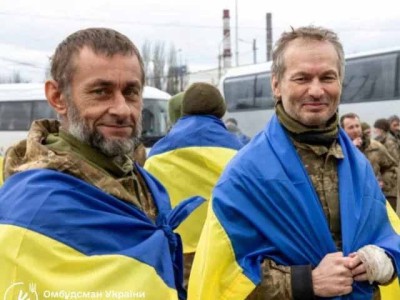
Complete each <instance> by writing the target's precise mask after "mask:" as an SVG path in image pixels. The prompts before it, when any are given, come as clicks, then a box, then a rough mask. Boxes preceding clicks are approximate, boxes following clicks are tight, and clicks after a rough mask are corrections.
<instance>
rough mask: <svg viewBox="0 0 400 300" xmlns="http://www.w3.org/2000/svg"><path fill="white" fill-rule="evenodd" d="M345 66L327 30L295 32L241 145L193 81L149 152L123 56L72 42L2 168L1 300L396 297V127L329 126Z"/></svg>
mask: <svg viewBox="0 0 400 300" xmlns="http://www.w3.org/2000/svg"><path fill="white" fill-rule="evenodd" d="M344 74H345V60H344V51H343V46H342V44H341V42H340V41H339V38H338V36H337V35H336V34H335V33H334V32H333V31H331V30H329V29H325V28H321V27H315V26H306V27H300V28H296V29H295V28H292V29H291V30H290V31H288V32H284V33H283V34H282V35H281V37H280V38H279V39H278V41H277V42H276V45H275V48H274V51H273V62H272V79H271V88H272V91H273V95H274V98H275V114H274V116H273V117H272V119H271V120H269V121H268V123H267V125H266V127H265V129H264V130H263V131H262V132H260V133H259V134H257V135H256V136H255V137H253V138H252V139H250V138H249V137H247V136H246V135H245V134H243V133H242V132H241V130H240V129H239V126H238V125H239V124H238V123H237V121H236V120H235V119H233V118H228V119H225V120H224V115H225V112H226V104H225V100H224V98H223V96H222V95H221V94H220V92H219V91H218V89H217V88H215V87H214V86H212V85H210V84H207V83H195V84H192V85H191V86H189V87H188V88H187V89H186V90H185V91H184V92H182V93H179V94H177V95H174V96H173V97H172V98H171V100H170V102H169V116H170V121H171V127H170V130H169V132H168V134H167V135H166V136H165V137H163V138H162V139H161V140H159V141H158V142H157V143H156V144H155V145H154V146H153V148H152V149H151V151H150V153H149V154H148V155H147V157H146V155H145V154H146V152H145V148H144V146H143V144H141V142H140V133H141V113H142V107H143V99H142V92H143V87H144V84H145V75H144V67H143V61H142V58H141V56H140V53H139V51H138V50H137V48H136V46H135V45H134V44H133V42H132V41H131V40H130V39H129V38H127V37H126V36H125V35H123V34H121V33H119V32H117V31H115V30H113V29H107V28H88V29H84V30H79V31H77V32H75V33H73V34H71V35H70V36H68V37H67V38H66V39H65V40H63V41H62V42H61V43H60V44H59V45H58V46H57V48H56V50H55V53H54V55H53V56H52V59H51V79H49V80H47V81H46V83H45V85H44V87H45V93H46V98H47V100H48V103H49V105H50V106H51V107H52V108H53V109H54V110H55V111H56V113H57V115H58V118H59V119H58V120H39V121H35V122H34V123H33V124H32V126H31V129H30V132H29V134H28V137H27V139H26V140H23V141H20V142H19V143H17V144H16V145H14V146H12V147H11V148H9V149H8V150H7V152H6V155H5V157H4V162H3V159H1V160H0V164H2V166H1V169H2V174H0V175H1V176H4V183H3V185H2V187H1V188H0V244H1V245H7V246H6V247H1V249H0V266H1V271H0V296H2V295H5V296H7V295H6V293H13V295H18V292H19V291H18V289H19V288H21V286H19V285H18V284H20V283H32V282H33V283H35V288H34V290H35V292H37V293H45V292H46V291H52V292H57V291H62V292H63V293H64V294H68V297H69V296H70V294H71V293H73V295H74V296H77V295H81V294H82V293H83V294H84V295H92V294H90V293H94V294H93V295H95V296H96V297H97V298H101V299H106V298H107V299H110V295H109V292H110V291H113V292H115V295H116V297H117V298H118V299H121V297H122V296H124V297H126V298H127V299H129V298H130V297H131V296H132V293H133V294H134V295H136V296H140V297H142V298H145V299H207V300H208V299H250V300H252V299H263V300H264V299H276V300H278V299H279V300H285V299H304V300H307V299H316V298H331V299H384V300H391V299H393V300H394V299H399V297H400V288H399V282H398V276H399V267H400V236H399V232H400V220H399V217H398V216H397V215H396V213H395V210H396V205H397V198H398V194H399V193H398V192H399V185H398V180H399V179H398V175H397V174H398V168H399V166H398V164H399V157H400V127H399V118H398V117H396V116H392V117H390V118H389V119H387V120H386V119H378V120H377V121H376V122H375V123H374V124H373V127H374V130H373V133H372V135H371V128H369V126H368V124H363V123H362V122H361V121H362V120H360V119H359V117H358V116H357V115H356V114H355V113H350V114H346V115H342V116H339V113H338V106H339V103H340V97H341V92H342V83H343V78H344ZM245 145H246V146H245ZM142 166H143V167H142ZM1 180H2V177H0V184H2V182H1ZM16 283H18V284H17V285H15V284H16ZM385 286H386V287H385ZM13 289H14V290H13ZM10 291H11V292H10ZM30 291H31V292H32V288H31V289H30ZM107 291H108V292H107ZM87 293H89V294H87ZM103 293H104V294H103ZM57 295H58V294H57ZM71 295H72V294H71ZM113 295H114V294H113ZM5 296H4V297H5ZM117 298H116V299H117ZM66 299H67V298H66Z"/></svg>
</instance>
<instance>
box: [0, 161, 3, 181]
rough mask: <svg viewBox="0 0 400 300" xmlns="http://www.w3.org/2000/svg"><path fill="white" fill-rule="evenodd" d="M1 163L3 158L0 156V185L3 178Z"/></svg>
mask: <svg viewBox="0 0 400 300" xmlns="http://www.w3.org/2000/svg"><path fill="white" fill-rule="evenodd" d="M3 163H4V158H3V157H2V156H0V186H2V185H3V182H4V179H3Z"/></svg>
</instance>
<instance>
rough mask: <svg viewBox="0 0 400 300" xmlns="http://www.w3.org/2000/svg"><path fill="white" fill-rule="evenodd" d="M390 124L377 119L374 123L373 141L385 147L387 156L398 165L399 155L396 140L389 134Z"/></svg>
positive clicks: (384, 120)
mask: <svg viewBox="0 0 400 300" xmlns="http://www.w3.org/2000/svg"><path fill="white" fill-rule="evenodd" d="M389 129H390V124H389V121H388V120H386V119H378V120H376V121H375V123H374V136H375V140H377V141H378V142H380V143H381V144H382V145H383V146H385V147H386V149H387V150H388V152H389V154H390V155H391V156H392V157H393V158H394V160H395V161H396V162H397V164H398V163H399V159H400V153H399V147H398V145H397V142H396V139H395V138H394V137H393V136H392V135H391V134H390V133H389Z"/></svg>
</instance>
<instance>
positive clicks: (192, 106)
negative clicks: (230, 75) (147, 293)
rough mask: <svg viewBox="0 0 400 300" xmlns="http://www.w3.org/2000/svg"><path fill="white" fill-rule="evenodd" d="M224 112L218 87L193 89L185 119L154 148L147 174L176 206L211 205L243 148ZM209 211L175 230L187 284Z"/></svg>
mask: <svg viewBox="0 0 400 300" xmlns="http://www.w3.org/2000/svg"><path fill="white" fill-rule="evenodd" d="M225 110H226V108H225V101H224V99H223V97H222V95H221V93H220V92H219V91H218V89H217V88H215V87H214V86H212V85H211V84H208V83H202V82H198V83H194V84H192V85H191V86H190V87H189V88H188V89H187V90H186V91H185V93H184V94H183V98H182V101H181V115H182V117H180V118H178V119H177V122H176V123H174V125H173V127H172V128H171V130H170V132H169V133H168V134H167V135H166V136H165V137H164V138H162V139H161V140H160V141H158V142H157V143H156V144H155V145H154V146H153V148H152V149H151V151H150V153H149V157H148V159H147V161H146V164H145V169H146V170H147V171H149V172H150V173H151V174H152V175H154V176H155V177H156V178H157V179H158V180H160V182H161V183H162V184H163V185H164V186H165V187H166V189H167V191H168V194H169V196H170V199H171V203H172V206H173V207H174V206H176V205H178V204H179V203H180V202H181V201H182V200H183V199H185V198H188V197H191V196H196V195H199V196H201V197H203V198H205V199H207V200H208V199H209V198H210V197H211V191H212V189H213V187H214V185H215V183H216V181H217V180H218V178H219V177H220V175H221V173H222V171H223V170H224V168H225V166H226V165H227V164H228V162H229V161H230V160H231V158H232V157H233V156H234V155H235V154H236V152H237V150H239V149H240V148H241V147H242V144H241V143H240V142H239V141H238V139H237V138H236V137H235V136H233V135H232V134H230V133H229V132H228V131H227V130H226V128H225V126H224V123H223V122H222V121H221V118H222V117H223V115H224V114H225ZM175 115H177V114H175ZM173 121H175V119H173ZM207 206H208V204H207V203H204V204H203V205H202V206H201V207H200V208H199V209H198V210H197V211H195V212H194V213H193V214H192V215H191V216H189V217H188V219H186V220H185V221H184V222H183V223H182V224H181V225H180V226H179V227H178V228H177V229H176V231H177V232H178V233H179V234H180V236H181V237H182V241H183V252H184V261H185V276H184V277H185V285H187V280H188V277H189V273H190V269H191V266H192V261H193V257H194V254H195V252H196V247H197V243H198V240H199V237H200V233H201V230H202V228H203V224H204V221H205V218H206V214H207Z"/></svg>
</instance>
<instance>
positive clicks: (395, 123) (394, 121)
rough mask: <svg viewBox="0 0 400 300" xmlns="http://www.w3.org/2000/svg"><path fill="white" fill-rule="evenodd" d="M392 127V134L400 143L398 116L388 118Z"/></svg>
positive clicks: (399, 119) (399, 121) (399, 120)
mask: <svg viewBox="0 0 400 300" xmlns="http://www.w3.org/2000/svg"><path fill="white" fill-rule="evenodd" d="M388 121H389V125H390V133H391V134H392V135H393V137H394V138H396V140H397V141H398V142H399V143H400V118H399V117H398V116H397V115H393V116H390V117H389V118H388Z"/></svg>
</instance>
